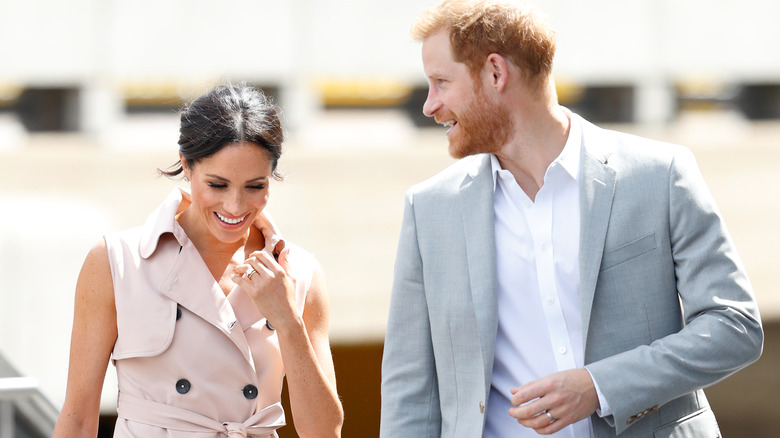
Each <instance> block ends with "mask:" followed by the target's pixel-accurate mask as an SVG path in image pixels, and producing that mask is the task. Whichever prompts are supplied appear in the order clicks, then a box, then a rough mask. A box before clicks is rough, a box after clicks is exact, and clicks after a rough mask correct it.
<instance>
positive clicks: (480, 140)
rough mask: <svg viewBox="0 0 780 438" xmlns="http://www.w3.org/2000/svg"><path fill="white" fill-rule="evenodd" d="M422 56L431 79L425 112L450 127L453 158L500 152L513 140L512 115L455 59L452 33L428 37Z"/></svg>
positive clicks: (443, 32) (442, 32)
mask: <svg viewBox="0 0 780 438" xmlns="http://www.w3.org/2000/svg"><path fill="white" fill-rule="evenodd" d="M422 54H423V55H422V56H423V67H424V69H425V75H426V76H427V78H428V99H427V100H426V101H425V105H423V113H424V114H425V115H426V116H428V117H434V119H435V120H436V122H437V123H440V124H442V125H445V126H449V127H450V129H449V130H448V131H447V134H446V135H447V139H448V140H449V143H450V147H449V152H450V155H452V156H453V157H455V158H463V157H466V156H469V155H474V154H478V153H483V152H489V153H496V152H498V151H500V150H501V148H502V147H503V146H504V144H505V143H506V142H507V140H508V138H509V135H508V134H509V132H510V127H511V121H510V118H509V112H508V111H507V110H506V109H505V108H503V107H502V106H501V105H500V104H499V102H497V101H494V100H492V99H490V98H489V96H488V95H487V93H486V91H485V89H484V88H483V85H482V83H481V82H479V81H475V80H474V78H473V77H472V76H471V74H470V73H469V70H468V68H467V67H466V65H465V64H463V63H460V62H457V61H455V60H454V59H453V57H452V50H451V48H450V41H449V35H448V33H447V32H446V31H440V32H437V33H435V34H433V35H431V36H429V37H428V38H426V39H425V40H424V41H423V47H422Z"/></svg>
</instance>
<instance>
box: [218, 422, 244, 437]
mask: <svg viewBox="0 0 780 438" xmlns="http://www.w3.org/2000/svg"><path fill="white" fill-rule="evenodd" d="M222 426H223V427H224V428H225V431H226V432H227V435H228V437H229V438H236V437H242V438H246V426H244V425H243V424H242V423H222Z"/></svg>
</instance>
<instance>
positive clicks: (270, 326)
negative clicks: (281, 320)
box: [265, 319, 274, 330]
mask: <svg viewBox="0 0 780 438" xmlns="http://www.w3.org/2000/svg"><path fill="white" fill-rule="evenodd" d="M265 326H266V327H268V329H269V330H273V329H274V326H272V325H271V323H270V322H268V320H267V319H266V320H265Z"/></svg>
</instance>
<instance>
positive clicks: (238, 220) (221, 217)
mask: <svg viewBox="0 0 780 438" xmlns="http://www.w3.org/2000/svg"><path fill="white" fill-rule="evenodd" d="M247 216H249V215H247ZM247 216H244V217H242V218H238V219H229V218H226V217H225V216H222V215H221V214H219V213H217V217H218V218H219V220H221V221H222V222H224V223H226V224H230V225H235V224H238V223H241V222H243V221H244V219H246V218H247Z"/></svg>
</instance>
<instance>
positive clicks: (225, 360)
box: [105, 189, 314, 438]
mask: <svg viewBox="0 0 780 438" xmlns="http://www.w3.org/2000/svg"><path fill="white" fill-rule="evenodd" d="M182 200H185V201H186V202H187V203H189V202H188V201H189V193H187V192H186V191H184V190H181V189H175V190H174V191H173V192H172V193H171V194H170V195H169V196H168V198H167V199H166V200H165V201H164V202H163V204H162V205H161V206H160V207H158V208H157V209H156V210H155V211H154V212H153V213H152V214H151V215H150V216H149V218H148V219H147V221H146V223H145V224H144V225H143V226H142V227H137V228H133V229H130V230H127V231H122V232H119V233H115V234H110V235H107V236H106V237H105V240H106V244H107V247H108V252H109V261H110V265H111V274H112V277H113V283H114V294H115V299H116V312H117V330H118V337H117V341H116V345H115V346H114V350H113V352H112V360H113V362H114V365H115V366H116V371H117V377H118V382H119V397H118V406H117V413H118V419H117V422H116V429H115V431H114V436H115V437H117V438H125V437H138V438H158V437H160V438H162V437H198V438H212V437H213V438H217V437H226V436H227V437H230V438H234V437H245V436H251V437H276V436H277V435H276V432H275V430H276V429H277V428H279V427H281V426H283V425H284V424H285V420H284V411H283V410H282V407H281V402H280V398H281V390H282V379H283V377H284V366H283V363H282V360H281V354H280V351H279V342H278V338H277V336H276V332H275V331H274V330H273V329H272V328H271V327H270V325H268V324H266V320H265V318H264V317H263V316H262V315H261V314H260V312H259V311H258V310H257V308H256V307H255V305H254V303H253V302H252V301H251V299H250V298H249V296H248V295H247V294H246V293H245V292H244V291H243V290H242V289H241V288H239V287H235V288H234V289H233V290H232V291H231V292H230V294H229V295H228V296H227V297H226V296H225V294H224V292H223V291H222V289H221V288H220V287H219V285H218V284H217V282H216V281H215V280H214V278H213V277H212V275H211V273H210V272H209V270H208V268H207V267H206V264H205V263H204V262H203V259H202V258H201V257H200V254H199V253H198V251H197V249H196V248H195V247H194V245H193V244H192V242H191V241H190V240H189V239H188V238H187V235H186V234H185V233H184V230H183V229H182V228H181V227H180V226H179V225H178V223H177V222H176V220H175V215H176V213H177V211H178V210H179V206H180V204H181V202H182ZM273 243H275V242H273ZM287 246H288V247H291V251H290V257H291V258H290V266H291V269H294V272H292V275H293V277H294V278H295V279H296V296H297V302H298V312H301V313H302V312H303V304H304V302H305V297H306V292H307V291H308V288H309V285H310V283H311V277H312V271H313V266H314V259H313V257H312V255H311V254H309V253H307V252H306V251H304V250H302V249H301V248H299V247H295V246H293V245H291V244H289V243H288V244H287Z"/></svg>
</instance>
